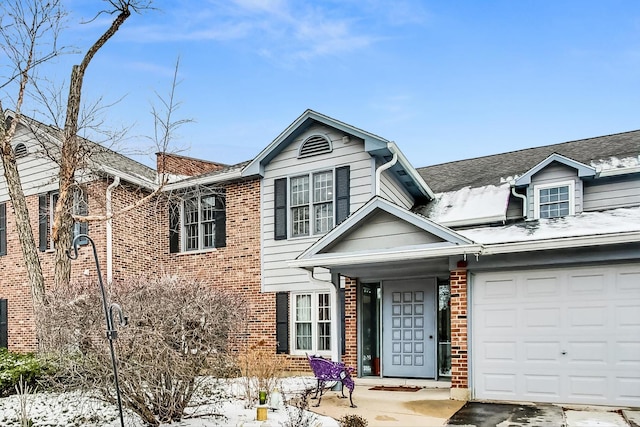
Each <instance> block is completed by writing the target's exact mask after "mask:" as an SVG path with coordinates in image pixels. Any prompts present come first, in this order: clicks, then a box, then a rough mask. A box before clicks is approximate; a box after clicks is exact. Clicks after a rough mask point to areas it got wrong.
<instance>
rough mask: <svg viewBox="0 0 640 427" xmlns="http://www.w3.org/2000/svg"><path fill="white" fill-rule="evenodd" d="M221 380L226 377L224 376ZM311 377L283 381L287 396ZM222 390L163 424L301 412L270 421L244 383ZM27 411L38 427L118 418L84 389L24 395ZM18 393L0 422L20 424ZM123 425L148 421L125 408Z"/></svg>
mask: <svg viewBox="0 0 640 427" xmlns="http://www.w3.org/2000/svg"><path fill="white" fill-rule="evenodd" d="M221 381H223V380H221ZM315 382H316V381H315V379H314V378H313V377H292V378H283V379H282V381H281V384H280V387H281V389H282V392H283V394H284V396H285V398H286V399H288V398H290V397H293V396H296V395H299V394H300V393H301V392H302V391H304V390H305V389H309V388H312V387H314V385H315ZM221 385H222V386H223V390H225V391H226V392H227V394H228V397H227V398H226V399H220V398H216V399H215V400H216V401H218V403H217V404H216V403H210V402H208V401H207V396H201V397H200V398H199V403H200V404H199V405H197V406H194V407H192V408H189V414H190V415H191V417H189V418H187V419H184V420H182V421H180V422H176V423H172V424H162V426H163V427H209V426H233V427H241V426H242V427H254V426H256V427H257V426H260V427H276V426H283V425H285V423H286V422H287V421H288V420H289V419H290V417H293V416H294V415H295V414H297V412H296V411H297V408H293V407H289V406H288V407H285V408H282V409H279V410H277V411H273V410H269V412H268V415H267V421H262V422H261V421H255V419H256V408H255V407H251V408H248V409H247V408H245V407H244V406H245V405H244V403H245V402H244V400H243V399H242V397H241V396H242V394H243V393H242V387H241V385H240V384H239V383H238V381H234V380H228V381H225V382H224V384H221ZM26 398H27V404H28V415H29V418H31V419H32V420H33V423H34V424H33V425H34V426H38V427H41V426H42V427H73V426H77V427H119V426H120V420H119V416H118V409H117V406H116V405H111V404H108V403H105V402H102V401H100V400H98V399H95V398H92V397H91V396H89V395H88V394H86V393H81V392H67V393H37V394H31V395H28V396H26ZM19 412H20V397H19V396H15V395H14V396H9V397H7V398H4V399H0V426H7V427H12V426H16V427H19V426H20V422H19ZM306 415H307V416H309V417H311V418H312V419H313V422H312V423H311V424H310V425H311V426H313V427H338V422H337V421H336V420H334V419H332V418H329V417H324V416H321V415H317V414H313V413H311V412H308V413H306ZM124 419H125V425H126V426H127V427H141V426H143V425H144V424H143V423H142V422H141V420H140V419H139V418H138V417H137V416H136V415H135V414H133V413H130V412H128V411H126V410H125V416H124Z"/></svg>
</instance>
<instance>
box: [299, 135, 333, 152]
mask: <svg viewBox="0 0 640 427" xmlns="http://www.w3.org/2000/svg"><path fill="white" fill-rule="evenodd" d="M331 151H332V149H331V142H330V141H329V140H328V139H327V138H325V137H324V136H321V135H312V136H310V137H309V138H307V139H306V140H305V141H304V142H303V143H302V145H301V146H300V152H299V153H298V157H309V156H316V155H318V154H324V153H330V152H331Z"/></svg>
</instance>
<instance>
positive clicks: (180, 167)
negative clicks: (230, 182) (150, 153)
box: [156, 153, 227, 176]
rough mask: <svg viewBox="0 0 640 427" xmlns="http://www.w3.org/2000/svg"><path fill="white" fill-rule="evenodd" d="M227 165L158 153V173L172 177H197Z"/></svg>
mask: <svg viewBox="0 0 640 427" xmlns="http://www.w3.org/2000/svg"><path fill="white" fill-rule="evenodd" d="M226 166H227V165H225V164H223V163H216V162H210V161H207V160H200V159H193V158H191V157H185V156H179V155H177V154H171V153H156V171H157V172H158V173H168V174H171V175H186V176H196V175H202V174H204V173H208V172H213V171H216V170H220V169H222V168H224V167H226Z"/></svg>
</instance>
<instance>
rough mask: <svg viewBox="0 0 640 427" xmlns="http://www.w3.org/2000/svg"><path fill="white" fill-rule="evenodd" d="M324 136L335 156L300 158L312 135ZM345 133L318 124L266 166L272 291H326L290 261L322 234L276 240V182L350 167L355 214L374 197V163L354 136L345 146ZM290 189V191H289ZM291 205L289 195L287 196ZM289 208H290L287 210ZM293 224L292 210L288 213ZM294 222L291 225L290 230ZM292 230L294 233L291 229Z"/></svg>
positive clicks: (266, 262)
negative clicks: (290, 265) (304, 144)
mask: <svg viewBox="0 0 640 427" xmlns="http://www.w3.org/2000/svg"><path fill="white" fill-rule="evenodd" d="M314 134H321V135H324V136H325V137H327V138H329V140H331V142H332V146H333V151H332V152H331V153H326V154H320V155H316V156H310V157H305V158H301V159H298V157H297V156H298V149H299V147H300V144H301V143H302V142H303V141H304V140H305V139H306V138H307V137H309V136H311V135H314ZM344 135H345V134H344V133H342V132H339V131H337V130H335V129H333V128H329V127H326V126H321V125H315V126H312V127H310V128H309V129H307V131H306V132H304V133H303V134H301V135H300V136H299V137H298V138H297V139H296V140H295V141H294V142H293V143H291V144H290V145H289V146H288V147H286V148H285V149H284V150H283V151H282V152H280V153H279V154H278V155H277V156H276V157H275V158H274V159H273V160H271V162H269V164H268V165H266V166H265V171H264V178H263V181H262V183H263V185H262V193H261V194H262V282H263V289H264V290H265V291H267V292H269V291H291V290H300V289H308V290H312V289H322V285H321V284H312V283H310V282H309V277H308V275H307V273H306V272H305V271H303V270H301V269H294V268H290V267H289V266H288V265H287V262H288V261H290V260H293V259H295V258H296V257H297V256H298V255H300V253H302V252H303V251H304V250H306V249H307V248H308V247H309V246H311V245H312V244H313V243H315V242H316V241H317V240H318V239H319V238H320V237H322V236H321V235H314V236H309V237H297V238H289V239H286V240H274V217H273V213H274V180H275V179H277V178H284V177H292V176H296V175H298V174H305V173H309V172H314V171H322V170H328V169H335V168H337V167H340V166H346V165H349V166H350V178H351V179H350V194H351V200H350V202H351V203H350V212H351V213H353V212H355V211H356V210H357V209H359V208H360V207H361V206H363V205H364V204H365V203H366V202H367V201H368V200H369V199H371V197H372V188H373V186H372V183H373V178H372V175H371V174H372V171H373V170H374V168H373V160H372V158H371V156H370V155H369V154H368V153H366V152H365V151H364V143H363V141H361V140H358V139H357V138H354V137H351V138H350V142H348V143H346V144H345V143H344V142H343V141H342V137H343V136H344ZM288 190H289V189H288ZM287 201H288V202H289V196H288V197H287ZM287 209H288V208H287ZM287 219H288V221H290V211H289V210H288V211H287ZM289 226H290V223H289V224H287V229H288V230H289ZM289 231H290V230H289ZM316 278H318V279H322V280H330V277H329V275H328V274H316Z"/></svg>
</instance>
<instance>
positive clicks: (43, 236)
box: [38, 194, 54, 252]
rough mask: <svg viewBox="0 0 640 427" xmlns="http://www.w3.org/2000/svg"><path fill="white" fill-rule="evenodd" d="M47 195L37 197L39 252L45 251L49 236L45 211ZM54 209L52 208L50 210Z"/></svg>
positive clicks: (47, 216) (47, 215) (47, 211)
mask: <svg viewBox="0 0 640 427" xmlns="http://www.w3.org/2000/svg"><path fill="white" fill-rule="evenodd" d="M47 199H48V196H47V194H41V195H40V196H39V197H38V244H39V247H38V249H40V252H44V251H46V250H47V247H48V246H49V241H48V239H47V237H48V236H47V235H48V234H49V233H48V231H49V210H48V209H47ZM53 208H54V207H53V206H52V207H51V209H53Z"/></svg>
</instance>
